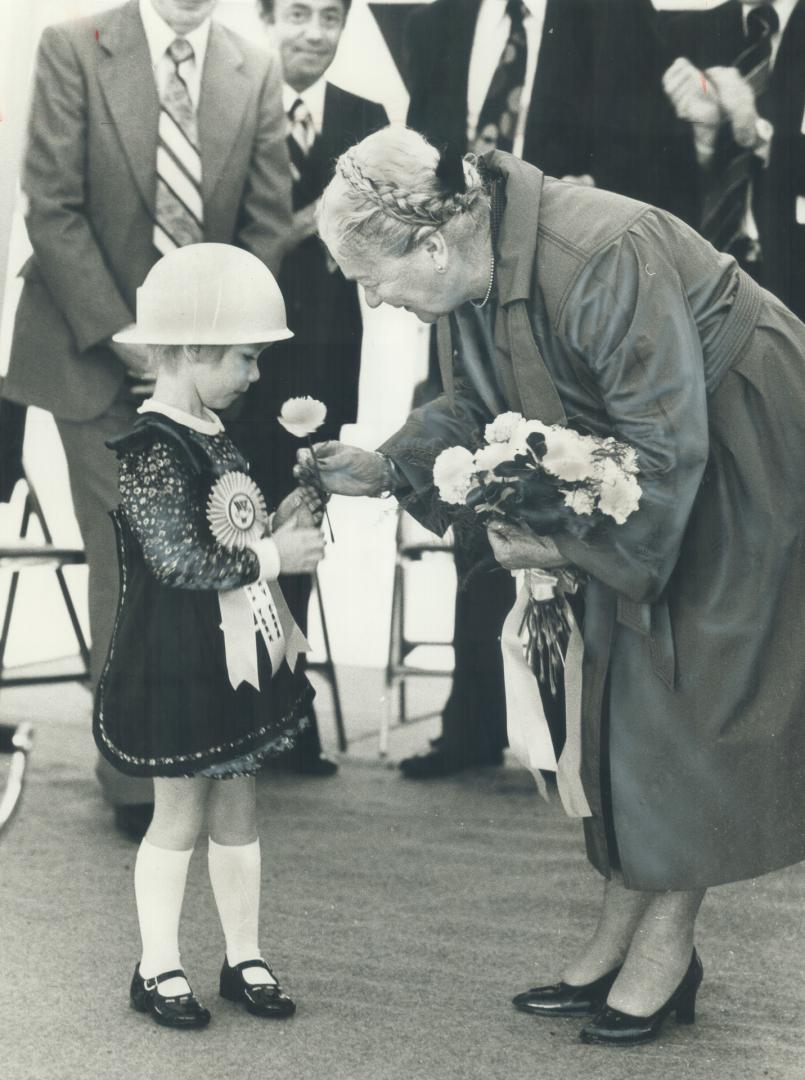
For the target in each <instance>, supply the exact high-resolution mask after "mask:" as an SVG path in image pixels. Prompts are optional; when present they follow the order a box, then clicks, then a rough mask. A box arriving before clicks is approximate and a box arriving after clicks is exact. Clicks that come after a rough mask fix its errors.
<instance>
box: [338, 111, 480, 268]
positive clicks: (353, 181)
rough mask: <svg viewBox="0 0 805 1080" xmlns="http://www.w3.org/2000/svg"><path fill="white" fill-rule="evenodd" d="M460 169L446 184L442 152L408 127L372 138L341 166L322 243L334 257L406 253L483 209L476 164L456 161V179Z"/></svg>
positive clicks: (341, 161) (347, 154) (350, 152)
mask: <svg viewBox="0 0 805 1080" xmlns="http://www.w3.org/2000/svg"><path fill="white" fill-rule="evenodd" d="M459 168H460V169H461V170H462V172H463V177H462V176H458V177H457V178H456V177H455V176H454V178H453V181H454V182H446V180H445V176H444V173H445V170H444V169H443V168H442V165H441V159H440V155H439V153H438V151H437V150H436V149H435V148H434V147H432V146H431V145H430V144H429V143H428V142H427V140H425V139H424V138H423V137H422V136H421V135H419V134H417V132H415V131H412V130H411V129H410V128H405V127H402V126H399V125H397V126H392V127H388V128H384V129H383V130H382V131H378V132H376V133H375V134H374V135H370V136H368V137H367V138H366V139H364V140H363V142H361V143H358V145H357V146H353V147H351V148H350V149H349V150H347V151H346V152H345V153H344V154H342V155H341V157H340V158H339V159H338V162H337V163H336V170H335V177H334V179H333V180H332V181H331V183H330V185H329V187H328V188H327V190H326V191H325V193H324V196H323V197H322V202H321V205H320V208H319V231H320V232H321V234H322V238H323V239H324V241H325V243H326V244H327V245H328V247H330V248H331V250H337V249H339V248H342V247H344V245H345V244H346V245H349V246H362V245H372V244H376V243H382V245H383V248H384V250H385V251H386V252H387V253H388V254H390V255H403V254H405V253H406V252H408V251H410V250H411V249H412V248H413V247H414V246H415V245H416V244H418V243H420V242H421V241H422V240H424V239H425V238H426V237H427V236H429V235H431V233H434V232H436V231H437V230H438V229H442V228H444V227H445V226H448V225H449V224H450V223H452V222H456V223H457V222H458V220H459V219H461V218H462V217H464V216H469V217H473V216H474V215H473V213H472V212H473V211H474V210H477V209H481V206H482V204H483V203H484V202H485V192H484V185H483V182H482V180H481V176H480V174H479V172H478V169H477V168H476V166H475V159H474V158H473V157H472V156H470V155H468V156H467V157H465V158H464V159H463V161H460V162H458V161H457V162H455V163H454V172H457V170H458V169H459ZM459 188H463V190H459ZM468 224H470V225H471V224H472V223H471V222H468Z"/></svg>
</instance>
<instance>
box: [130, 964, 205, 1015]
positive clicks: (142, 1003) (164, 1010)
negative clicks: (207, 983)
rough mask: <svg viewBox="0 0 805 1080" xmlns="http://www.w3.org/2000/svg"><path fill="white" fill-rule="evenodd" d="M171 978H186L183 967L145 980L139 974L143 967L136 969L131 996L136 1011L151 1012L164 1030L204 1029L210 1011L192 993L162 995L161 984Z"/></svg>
mask: <svg viewBox="0 0 805 1080" xmlns="http://www.w3.org/2000/svg"><path fill="white" fill-rule="evenodd" d="M168 979H185V981H186V976H185V973H184V972H183V971H182V969H181V968H177V969H176V970H175V971H163V972H162V973H161V974H160V975H157V976H156V977H155V978H153V979H144V978H143V977H142V975H141V974H140V965H139V964H138V965H137V967H136V968H135V969H134V977H133V978H132V980H131V989H130V990H129V997H130V999H131V1004H132V1008H134V1009H136V1010H137V1012H141V1013H151V1015H152V1016H153V1018H154V1020H155V1021H156V1022H157V1023H158V1024H162V1026H163V1027H173V1028H202V1027H206V1026H207V1024H209V1022H210V1012H209V1009H205V1008H204V1006H203V1005H202V1004H201V1003H200V1002H199V1001H198V999H197V998H196V996H195V994H194V993H193V991H192V990H191V991H190V993H189V994H177V995H175V996H174V997H165V996H164V995H163V994H160V992H159V984H160V983H163V982H167V981H168Z"/></svg>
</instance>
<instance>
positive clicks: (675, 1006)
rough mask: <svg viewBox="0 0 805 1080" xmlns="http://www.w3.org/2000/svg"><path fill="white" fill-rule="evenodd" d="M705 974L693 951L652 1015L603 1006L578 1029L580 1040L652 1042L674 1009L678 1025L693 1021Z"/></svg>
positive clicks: (613, 1043) (617, 1043)
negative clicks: (688, 961)
mask: <svg viewBox="0 0 805 1080" xmlns="http://www.w3.org/2000/svg"><path fill="white" fill-rule="evenodd" d="M703 977H704V968H703V967H702V962H701V960H700V959H699V954H698V953H697V952H696V950H695V949H694V950H693V956H692V957H691V959H690V964H689V965H688V970H687V971H686V972H685V974H684V975H683V977H682V981H681V982H680V984H679V986H677V988H676V990H674V992H673V994H671V996H670V997H669V998H668V1000H667V1001H666V1003H665V1004H664V1005H661V1006H660V1008H659V1009H657V1011H656V1012H655V1013H652V1015H651V1016H630V1015H629V1013H624V1012H620V1010H619V1009H613V1008H610V1006H609V1005H604V1007H603V1009H602V1010H601V1012H600V1013H598V1015H597V1016H596V1017H595V1019H594V1020H592V1021H591V1023H589V1024H587V1025H586V1027H583V1028H582V1029H581V1041H582V1042H585V1043H599V1044H604V1045H608V1046H636V1045H637V1044H638V1043H647V1042H652V1040H654V1039H656V1038H657V1036H658V1035H659V1033H660V1029H661V1027H662V1025H663V1021H664V1020H665V1018H666V1017H667V1016H669V1015H670V1014H671V1013H672V1012H676V1020H677V1023H678V1024H692V1023H694V1022H695V1020H696V994H697V993H698V991H699V987H700V986H701V982H702V978H703Z"/></svg>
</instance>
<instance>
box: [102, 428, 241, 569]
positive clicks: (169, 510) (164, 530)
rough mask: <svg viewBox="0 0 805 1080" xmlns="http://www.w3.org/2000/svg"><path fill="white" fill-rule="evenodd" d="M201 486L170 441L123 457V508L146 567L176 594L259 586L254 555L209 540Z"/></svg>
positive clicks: (121, 476)
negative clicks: (228, 548)
mask: <svg viewBox="0 0 805 1080" xmlns="http://www.w3.org/2000/svg"><path fill="white" fill-rule="evenodd" d="M197 486H198V485H197V483H196V480H195V476H194V474H192V473H191V470H190V468H189V467H188V465H187V464H186V462H185V461H184V460H183V458H182V456H181V454H180V452H179V451H178V450H177V449H176V447H175V446H173V445H172V444H171V443H169V442H167V441H161V440H159V439H157V440H154V441H153V442H151V443H150V444H149V445H148V446H145V447H143V448H142V449H137V450H131V451H128V452H127V453H124V454H123V456H122V457H121V460H120V497H121V506H122V508H123V511H124V513H125V515H126V518H127V520H128V522H129V524H130V525H131V528H132V529H133V531H134V533H135V535H136V537H137V539H138V540H139V542H140V546H141V547H142V550H143V556H144V558H145V561H146V564H147V565H148V568H149V569H150V570H151V572H152V573H153V575H154V577H155V578H156V579H157V581H160V582H161V583H162V584H163V585H170V586H173V587H174V588H177V589H236V588H238V587H239V586H241V585H247V584H249V583H250V582H252V581H256V580H257V579H258V577H259V574H260V563H259V560H258V558H257V556H256V555H255V553H254V552H253V551H249V550H246V551H238V552H235V551H227V550H226V549H225V548H222V547H221V546H220V544H217V543H216V542H215V541H214V540H213V538H212V537H211V535H210V533H209V529H208V528H207V520H206V514H205V508H204V503H203V499H202V495H201V494H200V493H199V492H198V491H197Z"/></svg>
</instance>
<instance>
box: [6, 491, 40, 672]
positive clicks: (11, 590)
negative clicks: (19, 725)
mask: <svg viewBox="0 0 805 1080" xmlns="http://www.w3.org/2000/svg"><path fill="white" fill-rule="evenodd" d="M32 511H33V501H32V499H31V496H30V494H28V495H26V496H25V505H24V507H23V511H22V521H21V523H20V531H19V537H20V540H24V539H25V538H26V536H27V535H28V526H29V524H30V522H31V512H32ZM19 580H20V574H19V570H15V571H14V572H13V573H12V575H11V581H10V582H9V586H8V597H7V598H6V610H5V612H4V613H3V629H2V630H1V631H0V674H2V671H3V662H4V660H5V657H6V646H7V645H8V636H9V633H10V631H11V616H12V614H13V613H14V602H15V600H16V598H17V585H18V584H19Z"/></svg>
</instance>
